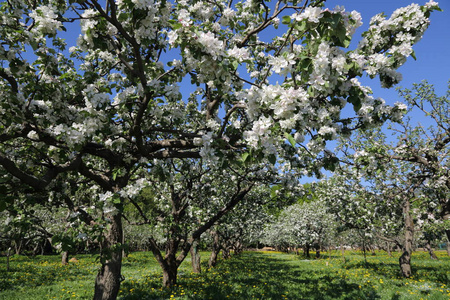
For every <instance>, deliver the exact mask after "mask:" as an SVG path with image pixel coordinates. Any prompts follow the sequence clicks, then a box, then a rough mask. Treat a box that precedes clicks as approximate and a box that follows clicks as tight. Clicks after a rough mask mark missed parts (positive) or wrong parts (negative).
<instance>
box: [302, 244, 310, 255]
mask: <svg viewBox="0 0 450 300" xmlns="http://www.w3.org/2000/svg"><path fill="white" fill-rule="evenodd" d="M303 252H304V253H303V254H304V255H305V257H306V258H310V257H311V256H310V255H309V244H305V248H304V249H303Z"/></svg>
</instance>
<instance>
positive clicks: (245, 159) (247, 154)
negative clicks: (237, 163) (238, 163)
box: [242, 152, 250, 162]
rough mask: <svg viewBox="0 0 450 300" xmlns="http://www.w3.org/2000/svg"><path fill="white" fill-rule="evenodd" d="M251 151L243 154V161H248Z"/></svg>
mask: <svg viewBox="0 0 450 300" xmlns="http://www.w3.org/2000/svg"><path fill="white" fill-rule="evenodd" d="M249 156H250V153H248V152H245V153H244V154H242V161H243V162H247V160H248V159H249Z"/></svg>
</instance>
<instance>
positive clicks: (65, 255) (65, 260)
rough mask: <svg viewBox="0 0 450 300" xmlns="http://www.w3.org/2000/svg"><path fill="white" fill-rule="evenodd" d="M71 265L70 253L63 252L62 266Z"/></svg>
mask: <svg viewBox="0 0 450 300" xmlns="http://www.w3.org/2000/svg"><path fill="white" fill-rule="evenodd" d="M68 263H69V251H63V252H62V253H61V264H62V265H67V264H68Z"/></svg>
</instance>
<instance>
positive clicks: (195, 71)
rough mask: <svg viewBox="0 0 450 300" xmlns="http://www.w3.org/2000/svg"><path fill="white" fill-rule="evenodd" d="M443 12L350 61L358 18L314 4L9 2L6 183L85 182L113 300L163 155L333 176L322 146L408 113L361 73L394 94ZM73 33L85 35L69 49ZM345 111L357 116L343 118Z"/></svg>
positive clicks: (101, 275) (104, 288) (0, 153)
mask: <svg viewBox="0 0 450 300" xmlns="http://www.w3.org/2000/svg"><path fill="white" fill-rule="evenodd" d="M436 9H439V8H438V6H437V3H436V2H434V1H430V2H428V3H426V4H425V5H424V6H419V5H417V4H412V5H410V6H408V7H406V8H400V9H398V10H396V11H395V12H394V13H393V14H392V16H391V17H389V18H386V16H385V15H383V14H380V15H377V16H375V17H374V18H372V20H371V22H370V26H369V29H368V30H367V31H366V32H365V33H364V34H363V36H362V39H361V41H360V43H359V45H358V46H357V47H356V48H355V49H353V50H349V49H348V47H349V45H350V41H351V39H352V37H353V34H354V32H355V29H356V28H357V27H358V26H360V25H361V17H360V15H359V13H357V12H355V11H353V12H347V11H345V9H344V8H343V7H337V8H334V9H330V8H326V6H325V1H320V0H316V1H304V2H302V1H300V2H299V1H294V2H292V3H291V2H287V1H277V2H274V3H266V2H264V1H239V2H236V3H234V4H232V3H229V2H228V1H217V2H214V3H210V2H207V1H154V0H143V1H135V0H131V1H123V0H117V1H113V0H105V1H100V0H74V1H68V2H66V1H60V0H38V1H32V2H30V1H26V0H8V1H4V2H2V3H1V4H0V18H1V20H2V26H1V28H0V39H1V41H0V60H1V63H0V99H1V100H0V112H1V114H2V119H1V120H0V141H1V144H0V166H1V171H0V172H1V174H2V176H3V177H4V178H6V180H7V181H8V182H9V183H12V184H11V185H8V186H10V187H13V186H15V185H16V186H17V185H18V184H19V182H20V183H21V184H24V185H26V186H28V187H29V188H28V189H27V193H32V192H33V191H39V192H41V193H45V192H47V191H50V192H53V193H54V194H55V193H56V194H57V195H54V198H58V197H64V195H62V194H64V193H67V192H68V191H73V190H74V189H77V186H71V187H70V188H58V189H56V187H61V186H64V178H65V177H67V176H69V177H70V176H72V177H75V178H77V180H80V181H81V182H82V185H83V186H85V187H86V190H88V191H89V193H90V194H91V195H92V202H93V203H94V204H95V205H97V206H98V207H102V209H103V214H102V216H103V222H106V223H104V228H103V231H102V232H103V233H102V234H103V235H104V238H103V239H102V241H103V242H102V249H103V252H102V259H101V260H100V261H101V263H102V266H101V268H100V270H99V272H98V275H97V279H96V284H95V294H94V298H95V299H115V298H116V296H117V293H118V291H119V287H120V281H121V278H122V277H121V258H122V257H121V255H122V254H121V253H122V251H121V246H120V244H121V243H122V208H123V207H124V204H126V202H127V201H128V200H129V199H131V198H133V197H135V196H136V195H138V193H139V191H140V190H141V189H142V188H143V187H145V185H146V184H147V183H146V181H145V180H144V179H143V176H142V174H143V173H144V172H145V171H147V170H151V169H152V167H153V166H154V165H155V164H157V163H156V162H157V161H158V160H164V159H168V158H179V159H183V158H190V159H199V158H202V160H203V162H204V163H205V164H207V165H209V166H211V167H215V168H220V167H221V166H222V165H223V163H224V162H227V161H229V160H236V159H242V160H244V161H248V162H252V161H258V160H269V161H270V162H272V163H275V162H276V160H277V159H278V158H283V157H286V158H288V159H287V160H286V162H288V167H301V166H308V165H310V164H311V162H312V161H313V160H315V159H316V158H323V160H322V162H323V166H325V167H328V168H332V166H333V164H334V163H335V159H334V158H333V156H332V155H330V154H329V153H328V154H327V153H325V152H323V151H324V149H325V146H326V141H328V140H333V139H335V138H336V137H337V136H340V135H348V134H349V133H350V132H351V131H352V130H353V129H355V128H358V127H372V126H376V125H379V124H381V123H382V122H383V121H384V120H386V119H387V118H389V117H396V115H398V113H400V112H401V110H402V107H398V106H393V107H391V106H388V105H386V104H385V102H384V101H383V100H382V99H378V98H375V97H373V96H372V95H371V91H370V88H368V87H365V86H362V85H361V84H360V82H359V81H358V77H360V76H363V74H367V75H369V76H371V77H375V76H377V75H379V78H380V80H381V82H382V83H383V85H384V86H386V87H390V86H392V85H394V84H396V83H398V82H399V81H400V79H401V75H400V74H399V73H398V72H397V71H396V69H397V68H398V67H400V66H401V65H402V64H403V63H404V62H405V61H406V58H407V57H408V56H411V55H414V52H413V50H412V46H413V44H414V43H416V42H417V41H418V40H420V38H421V37H422V35H423V34H424V32H425V30H426V28H427V27H428V25H429V22H430V21H429V16H430V13H431V12H432V11H433V10H436ZM280 20H281V21H280ZM280 23H282V24H280ZM67 32H71V34H78V33H79V37H78V39H77V41H76V43H73V44H71V43H70V41H69V40H68V39H67V38H68V33H67ZM276 80H277V81H278V82H279V83H278V82H277V83H275V81H276ZM347 103H350V105H352V106H353V108H354V115H352V116H343V115H341V110H342V109H343V108H344V107H345V106H346V105H347ZM286 141H288V142H289V143H286ZM292 146H294V147H292ZM319 167H320V166H319ZM319 167H317V168H319ZM54 190H57V192H55V191H54ZM13 192H14V189H13V188H11V189H6V190H5V191H4V193H3V194H4V195H9V194H10V193H13ZM58 193H59V194H58ZM2 197H3V196H2ZM5 199H6V200H7V201H9V203H12V202H13V198H12V197H9V198H8V197H5Z"/></svg>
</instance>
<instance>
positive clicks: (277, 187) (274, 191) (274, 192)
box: [270, 185, 281, 198]
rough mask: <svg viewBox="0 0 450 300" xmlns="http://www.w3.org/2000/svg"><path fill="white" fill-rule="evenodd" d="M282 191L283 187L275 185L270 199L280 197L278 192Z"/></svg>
mask: <svg viewBox="0 0 450 300" xmlns="http://www.w3.org/2000/svg"><path fill="white" fill-rule="evenodd" d="M280 189H281V186H279V185H274V186H273V187H272V188H271V189H270V197H271V198H276V197H277V196H278V194H277V191H279V190H280Z"/></svg>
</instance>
